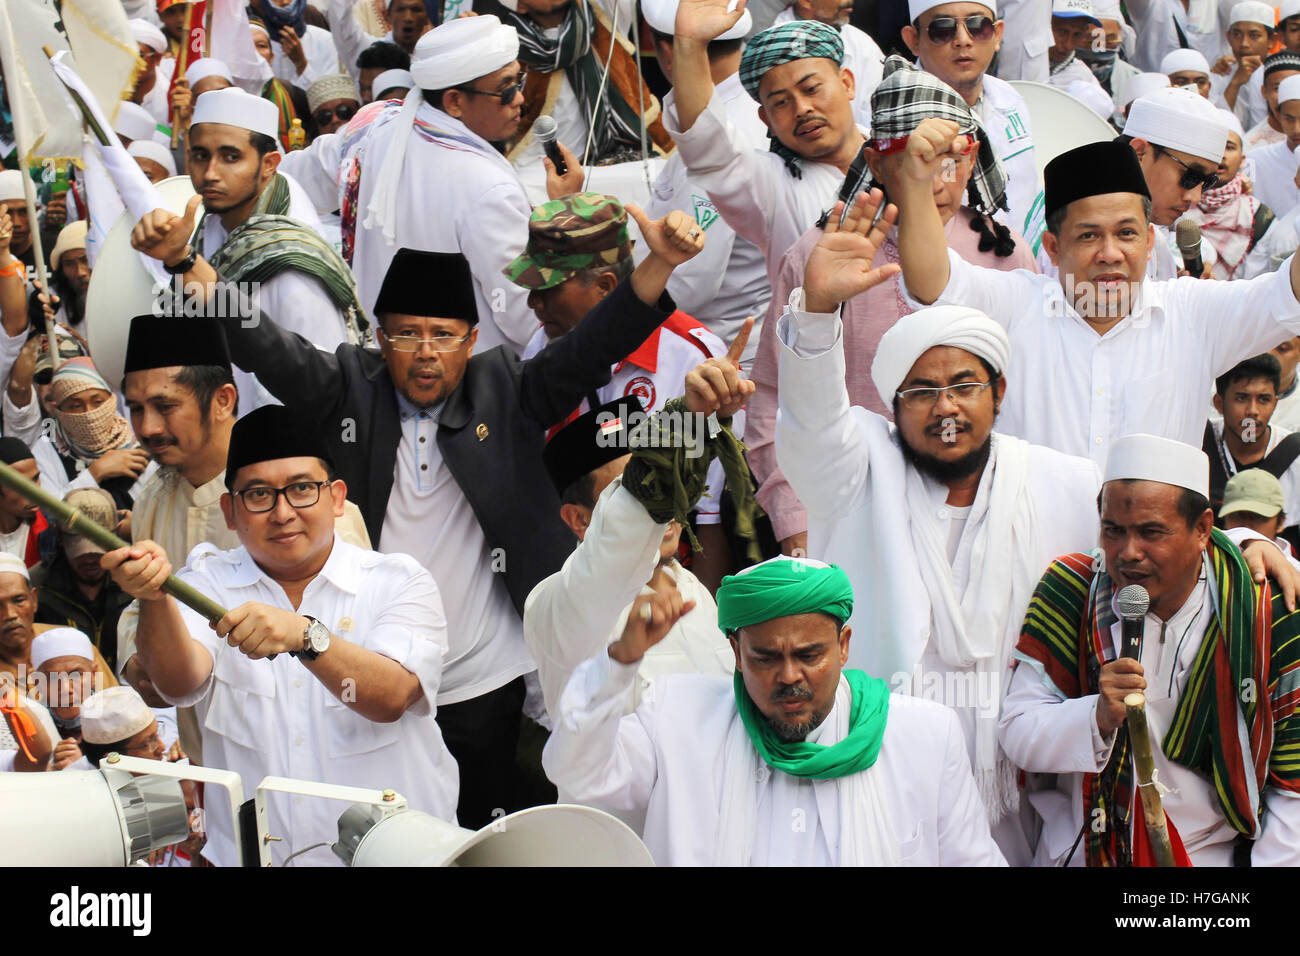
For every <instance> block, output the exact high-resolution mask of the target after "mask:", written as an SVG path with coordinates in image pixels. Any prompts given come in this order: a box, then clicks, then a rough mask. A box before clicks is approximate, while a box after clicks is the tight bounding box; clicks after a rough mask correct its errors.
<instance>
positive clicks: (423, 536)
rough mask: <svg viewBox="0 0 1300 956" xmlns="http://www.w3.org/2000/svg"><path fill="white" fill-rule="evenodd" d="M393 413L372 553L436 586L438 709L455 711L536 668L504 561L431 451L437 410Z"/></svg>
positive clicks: (403, 405) (403, 403)
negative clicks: (392, 445) (385, 492)
mask: <svg viewBox="0 0 1300 956" xmlns="http://www.w3.org/2000/svg"><path fill="white" fill-rule="evenodd" d="M397 405H398V410H399V413H400V416H401V424H402V438H401V440H400V441H399V442H398V445H397V459H396V461H395V463H394V465H393V490H392V492H391V493H390V494H389V496H388V509H387V511H386V512H385V513H384V526H383V530H382V531H381V532H380V536H379V549H380V550H381V551H383V552H384V553H386V554H393V553H400V554H409V555H410V556H411V557H413V558H415V560H416V561H418V562H419V563H420V566H421V567H423V568H425V569H427V570H428V572H429V573H430V574H432V575H433V579H434V580H435V581H437V582H438V590H439V591H440V592H441V594H442V604H443V606H444V607H445V608H446V611H447V628H448V651H447V661H446V664H445V665H444V667H443V677H442V684H441V689H440V691H439V694H438V703H439V704H455V703H459V702H461V701H465V700H470V699H471V698H474V697H478V696H480V695H482V694H486V693H487V692H488V691H491V690H496V689H497V688H498V687H501V686H503V685H505V684H507V683H509V682H510V681H512V680H514V679H515V678H516V677H521V676H523V675H524V674H527V673H528V672H529V671H532V670H535V669H536V665H535V664H534V663H533V659H532V658H531V657H530V656H529V654H528V648H527V647H526V646H525V645H524V634H523V625H522V623H521V621H520V619H519V615H518V614H516V613H515V608H514V605H513V604H512V603H511V600H510V592H509V590H507V588H506V579H505V573H504V572H505V566H506V565H505V562H506V561H508V560H510V555H508V554H497V553H494V552H493V550H492V549H491V548H489V547H488V545H487V539H486V538H484V536H483V529H482V528H481V527H479V523H478V518H477V517H476V516H475V514H474V509H473V508H472V507H471V506H470V503H469V499H468V498H466V497H465V493H464V492H463V491H461V489H460V485H458V484H457V483H456V478H455V476H453V475H452V473H451V471H450V469H448V467H447V463H446V462H445V461H443V458H442V452H441V451H440V450H439V449H438V413H439V411H440V409H441V407H440V406H439V407H436V408H416V407H415V406H414V405H412V404H411V403H410V402H409V401H407V400H406V398H405V397H404V396H402V395H401V394H399V395H398V396H397Z"/></svg>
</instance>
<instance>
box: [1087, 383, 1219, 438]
mask: <svg viewBox="0 0 1300 956" xmlns="http://www.w3.org/2000/svg"><path fill="white" fill-rule="evenodd" d="M1120 401H1121V407H1122V408H1123V415H1122V416H1121V420H1122V423H1123V427H1122V428H1121V429H1120V430H1119V431H1118V432H1116V433H1114V434H1112V435H1111V436H1110V437H1111V439H1112V440H1113V439H1115V438H1118V437H1120V436H1122V435H1136V434H1139V433H1141V434H1147V435H1161V436H1164V437H1166V438H1176V437H1178V430H1177V429H1176V428H1175V427H1174V425H1175V422H1174V415H1175V408H1174V404H1175V379H1174V373H1173V371H1168V370H1167V371H1164V372H1157V373H1156V374H1155V375H1148V376H1147V377H1146V378H1139V379H1135V380H1134V381H1132V382H1129V383H1128V384H1127V385H1125V386H1124V388H1123V391H1122V392H1121V393H1120ZM1206 405H1207V408H1206V409H1205V414H1207V415H1208V414H1209V409H1208V405H1209V400H1208V399H1207V400H1206Z"/></svg>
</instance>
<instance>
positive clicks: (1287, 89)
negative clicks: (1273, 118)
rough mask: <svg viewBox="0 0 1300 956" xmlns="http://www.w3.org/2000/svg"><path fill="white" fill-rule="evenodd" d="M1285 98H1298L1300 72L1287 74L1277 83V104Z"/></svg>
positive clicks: (1279, 104)
mask: <svg viewBox="0 0 1300 956" xmlns="http://www.w3.org/2000/svg"><path fill="white" fill-rule="evenodd" d="M1287 100H1300V74H1297V75H1294V76H1288V77H1287V78H1286V79H1285V80H1283V81H1282V82H1281V83H1279V84H1278V85H1277V105H1278V106H1281V105H1282V104H1283V103H1285V102H1286V101H1287Z"/></svg>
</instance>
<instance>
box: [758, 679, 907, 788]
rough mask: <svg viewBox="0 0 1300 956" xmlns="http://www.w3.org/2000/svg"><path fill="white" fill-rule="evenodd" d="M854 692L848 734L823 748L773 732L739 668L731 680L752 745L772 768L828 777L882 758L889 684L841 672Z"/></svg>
mask: <svg viewBox="0 0 1300 956" xmlns="http://www.w3.org/2000/svg"><path fill="white" fill-rule="evenodd" d="M844 677H845V678H846V679H847V680H848V682H849V691H850V692H851V693H852V695H853V703H852V708H851V710H850V711H849V732H848V735H847V736H846V737H845V738H844V739H843V740H841V741H840V742H839V743H837V744H832V745H831V746H829V747H825V746H823V745H821V744H815V743H809V742H808V741H806V740H800V741H795V742H794V743H789V742H787V741H784V740H782V739H781V738H780V737H778V736H777V734H776V731H775V730H773V729H772V726H771V725H770V724H769V723H768V722H767V718H766V717H764V716H763V714H762V712H761V711H760V710H759V709H758V707H757V706H755V704H754V702H753V701H752V700H750V697H749V692H748V691H746V690H745V679H744V678H743V677H741V675H740V671H736V676H735V678H734V682H735V688H736V707H737V708H738V709H739V710H740V719H741V720H742V721H743V722H744V724H745V730H746V731H747V732H748V733H749V740H750V743H752V744H753V745H754V749H755V750H757V751H758V755H759V756H760V757H762V758H763V762H764V763H766V764H767V765H768V766H769V767H771V768H772V769H773V770H780V771H781V772H782V773H788V774H790V776H792V777H805V778H812V779H813V780H831V779H834V778H835V777H847V776H848V775H849V774H854V773H861V772H862V771H863V770H867V769H869V768H870V767H872V766H873V765H874V764H875V762H876V758H877V757H878V756H880V743H881V741H882V740H883V739H884V736H885V723H886V720H887V719H888V717H889V685H888V684H886V683H885V682H884V681H883V680H881V679H880V678H878V677H868V676H867V675H866V674H865V673H863V672H862V671H860V670H851V669H850V670H845V671H844Z"/></svg>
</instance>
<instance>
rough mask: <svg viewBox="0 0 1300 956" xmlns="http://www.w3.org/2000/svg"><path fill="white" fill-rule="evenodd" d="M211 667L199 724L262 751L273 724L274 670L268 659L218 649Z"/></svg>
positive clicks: (233, 741)
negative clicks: (206, 701)
mask: <svg viewBox="0 0 1300 956" xmlns="http://www.w3.org/2000/svg"><path fill="white" fill-rule="evenodd" d="M215 656H216V660H215V662H214V663H213V670H212V677H213V681H212V702H211V704H210V705H209V706H208V715H207V718H206V719H205V720H204V722H203V725H204V727H205V728H206V729H207V730H210V731H211V732H212V733H214V734H219V735H221V736H222V737H224V738H225V739H227V740H229V741H230V742H231V743H233V744H238V745H239V746H241V747H247V748H248V749H250V750H265V749H266V735H267V733H268V732H270V731H272V730H273V729H274V726H275V723H276V721H275V719H274V717H275V715H274V710H275V698H276V692H275V673H274V672H273V671H272V670H271V662H270V661H268V660H256V661H254V660H249V659H248V658H247V657H245V656H244V655H243V654H241V653H240V652H239V651H238V650H233V649H232V650H228V649H225V648H218V649H217V652H216V655H215Z"/></svg>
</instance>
